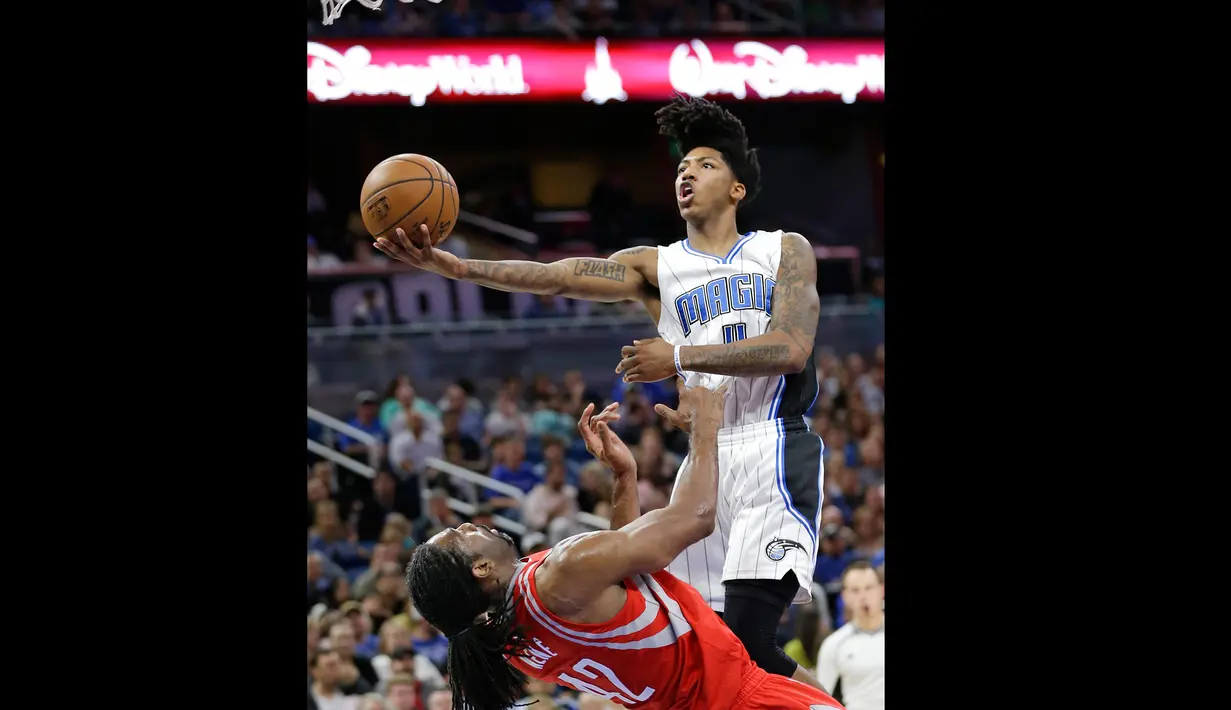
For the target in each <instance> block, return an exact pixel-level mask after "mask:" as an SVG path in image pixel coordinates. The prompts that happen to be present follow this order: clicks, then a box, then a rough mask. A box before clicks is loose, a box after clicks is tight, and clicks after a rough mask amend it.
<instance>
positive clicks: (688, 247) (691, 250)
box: [680, 230, 756, 264]
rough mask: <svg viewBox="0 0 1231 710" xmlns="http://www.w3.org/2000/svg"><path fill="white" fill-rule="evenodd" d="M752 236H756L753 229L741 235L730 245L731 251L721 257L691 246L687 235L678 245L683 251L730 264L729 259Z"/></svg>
mask: <svg viewBox="0 0 1231 710" xmlns="http://www.w3.org/2000/svg"><path fill="white" fill-rule="evenodd" d="M754 236H756V231H755V230H753V231H751V232H748V233H747V234H745V235H743V236H742V237H740V240H739V241H737V242H736V243H735V246H733V247H731V251H729V252H727V255H726V256H722V257H719V256H714V255H713V254H706V253H705V252H703V251H701V250H699V249H694V248H693V247H692V244H690V243H689V242H688V237H684V241H683V242H681V243H680V246H681V247H682V248H683V249H684V251H686V252H688V253H689V254H692V255H693V256H699V257H701V258H702V259H713V260H714V261H716V262H718V263H719V264H730V263H731V260H732V259H734V258H735V257H736V255H738V254H739V252H740V250H741V249H743V248H744V245H745V244H747V243H748V242H750V241H752V238H753V237H754Z"/></svg>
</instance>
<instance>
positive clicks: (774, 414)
mask: <svg viewBox="0 0 1231 710" xmlns="http://www.w3.org/2000/svg"><path fill="white" fill-rule="evenodd" d="M785 389H786V376H785V375H778V389H776V390H774V398H773V399H772V400H771V401H770V403H769V416H768V417H766V419H767V420H773V419H777V418H778V406H779V405H781V404H782V392H783V390H785Z"/></svg>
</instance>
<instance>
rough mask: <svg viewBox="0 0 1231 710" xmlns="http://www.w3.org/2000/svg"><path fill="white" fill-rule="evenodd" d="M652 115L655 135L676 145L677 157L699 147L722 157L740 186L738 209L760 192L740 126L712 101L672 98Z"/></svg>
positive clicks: (757, 170)
mask: <svg viewBox="0 0 1231 710" xmlns="http://www.w3.org/2000/svg"><path fill="white" fill-rule="evenodd" d="M654 115H655V116H656V117H657V118H658V132H659V133H661V134H663V135H665V136H667V137H668V138H670V139H671V140H673V141H675V142H676V143H678V144H679V147H680V155H681V156H684V155H687V154H688V152H689V151H691V150H692V149H693V148H696V147H697V146H702V145H703V146H706V147H707V148H713V149H714V150H717V151H719V152H720V153H722V159H723V161H725V162H726V164H727V165H729V166H731V172H733V173H735V179H736V180H739V181H740V182H742V183H744V189H745V193H744V199H742V200H740V203H739V206H740V207H742V206H744V205H746V204H748V203H749V202H752V199H753V198H754V197H756V196H757V193H758V192H760V191H761V163H760V161H759V160H758V159H757V151H756V148H749V147H748V136H747V134H745V133H744V124H743V123H742V122H740V120H739V119H738V118H736V117H735V116H734V115H732V114H731V112H730V111H728V110H726V109H724V108H722V107H721V106H719V105H718V104H716V103H714V102H713V101H708V100H706V99H702V98H689V97H687V96H683V95H680V94H676V97H675V98H674V99H672V100H671V103H669V104H667V105H666V106H663V107H662V108H660V109H658V111H656V112H655V113H654Z"/></svg>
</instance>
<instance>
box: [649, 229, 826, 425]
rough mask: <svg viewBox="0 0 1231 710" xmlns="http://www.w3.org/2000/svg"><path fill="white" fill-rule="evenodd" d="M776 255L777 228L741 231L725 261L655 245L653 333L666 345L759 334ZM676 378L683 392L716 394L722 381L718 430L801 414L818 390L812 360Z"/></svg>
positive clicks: (766, 316) (767, 311) (682, 247)
mask: <svg viewBox="0 0 1231 710" xmlns="http://www.w3.org/2000/svg"><path fill="white" fill-rule="evenodd" d="M781 258H782V230H778V231H775V232H761V231H757V232H748V233H747V234H744V235H743V236H741V237H740V239H739V241H738V242H736V243H735V246H733V247H731V251H730V252H728V253H727V254H726V256H716V255H712V254H705V253H703V252H701V251H698V250H697V249H694V248H693V247H692V246H691V245H689V243H688V240H687V239H684V240H683V241H678V242H676V243H674V244H671V245H670V246H664V247H659V248H658V290H659V294H660V298H661V299H662V312H661V313H660V314H659V318H658V334H659V335H660V336H661V337H662V338H663V340H666V341H667V342H669V343H671V344H672V345H722V344H724V343H732V342H736V341H739V340H745V339H747V338H753V337H756V336H758V335H762V334H764V333H765V332H766V331H767V330H769V323H770V319H771V318H772V317H773V297H774V287H775V285H776V284H777V279H778V262H779V261H780V260H781ZM684 375H685V382H686V383H687V384H688V386H690V387H696V386H703V387H706V388H709V389H717V388H718V387H721V386H722V384H723V383H724V382H728V381H729V382H730V385H729V388H728V391H729V392H730V393H731V396H729V397H728V398H727V408H726V416H725V418H724V421H723V426H724V427H733V426H743V425H745V424H753V423H758V422H764V421H767V420H772V419H779V418H783V417H792V416H801V415H803V414H804V413H805V412H806V411H807V410H808V409H809V408H810V407H811V406H812V403H813V402H814V401H815V400H816V395H817V393H818V391H819V389H818V388H817V381H816V369H815V367H814V366H813V365H812V358H809V359H808V365H807V366H806V367H805V368H804V371H803V372H801V373H799V374H794V375H774V376H772V377H739V378H735V377H728V376H725V375H711V374H705V373H698V372H685V373H684Z"/></svg>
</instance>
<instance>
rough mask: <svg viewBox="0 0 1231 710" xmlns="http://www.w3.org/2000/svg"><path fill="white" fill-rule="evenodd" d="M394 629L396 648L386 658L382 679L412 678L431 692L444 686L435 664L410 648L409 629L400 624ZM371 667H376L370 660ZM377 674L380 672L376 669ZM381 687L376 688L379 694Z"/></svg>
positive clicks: (382, 690) (374, 661) (382, 688)
mask: <svg viewBox="0 0 1231 710" xmlns="http://www.w3.org/2000/svg"><path fill="white" fill-rule="evenodd" d="M394 628H395V629H398V634H399V636H398V646H397V647H396V648H394V649H393V651H392V652H391V653H390V654H389V655H388V656H386V658H387V659H388V663H387V664H386V667H387V672H386V673H385V674H384V675H382V676H381V677H382V678H385V679H388V678H391V677H393V676H397V675H409V676H413V677H414V679H415V680H417V681H419V685H420V687H421V688H423V689H425V690H427V691H429V692H430V691H432V690H434V689H436V688H443V687H444V686H445V680H444V676H442V675H441V674H440V670H439V669H437V668H436V664H434V663H432V662H431V661H430V660H428V658H427V657H426V656H420V655H419V654H417V653H415V650H414V649H413V648H411V639H410V629H409V628H407V627H406V626H404V625H402V624H395V625H394ZM372 665H376V659H375V658H374V659H372ZM377 672H378V673H379V672H380V670H379V669H377ZM385 682H386V681H382V685H381V686H379V687H378V690H379V691H380V692H382V693H383V692H384V690H385V688H384V685H383V683H385Z"/></svg>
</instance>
